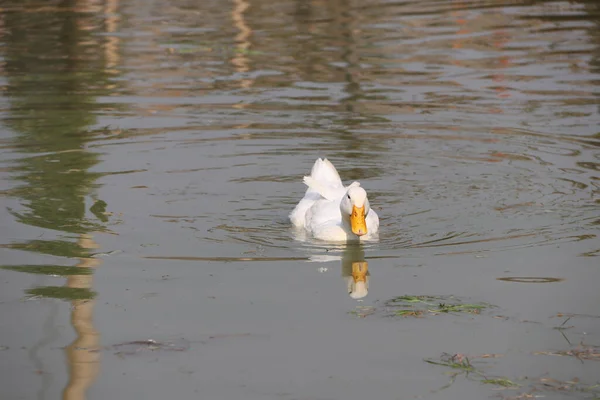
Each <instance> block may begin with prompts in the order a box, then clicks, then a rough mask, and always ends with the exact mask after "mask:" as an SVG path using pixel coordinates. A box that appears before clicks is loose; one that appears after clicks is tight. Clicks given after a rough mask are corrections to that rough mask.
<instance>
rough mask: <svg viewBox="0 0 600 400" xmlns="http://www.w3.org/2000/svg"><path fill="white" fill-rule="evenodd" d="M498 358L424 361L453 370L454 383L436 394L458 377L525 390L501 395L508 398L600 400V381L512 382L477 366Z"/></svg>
mask: <svg viewBox="0 0 600 400" xmlns="http://www.w3.org/2000/svg"><path fill="white" fill-rule="evenodd" d="M490 356H493V357H494V358H495V357H496V356H498V355H496V354H494V355H490V354H483V355H480V356H472V357H467V356H466V355H465V354H453V355H451V354H448V353H443V354H442V356H441V357H440V358H439V359H424V360H423V361H425V362H427V363H429V364H433V365H438V366H442V367H446V368H450V369H451V370H450V371H448V373H447V375H449V376H450V380H449V382H448V383H447V384H445V385H444V386H442V387H441V388H439V389H437V390H435V391H434V392H439V391H441V390H444V389H446V388H448V387H450V386H452V384H453V383H454V382H455V381H456V379H457V377H459V376H464V378H465V379H468V380H470V381H475V382H479V383H481V384H484V385H493V386H497V387H498V388H495V389H494V390H515V389H519V390H521V392H520V393H517V394H515V395H512V394H511V395H510V396H508V397H504V396H500V397H501V398H504V399H515V400H516V399H532V398H536V397H546V396H545V395H544V393H560V394H561V395H565V394H567V393H586V394H588V395H589V394H591V395H592V396H594V397H592V398H594V399H595V398H599V397H600V382H595V383H594V384H589V383H588V384H586V383H583V382H580V380H579V378H573V379H570V380H568V381H560V380H558V379H554V378H551V377H548V376H544V377H542V378H539V377H538V378H534V377H521V378H519V379H518V380H511V379H509V378H507V377H504V376H493V375H491V374H488V373H484V372H483V370H482V369H481V368H479V367H478V366H477V365H475V364H474V362H473V360H476V359H479V358H490Z"/></svg>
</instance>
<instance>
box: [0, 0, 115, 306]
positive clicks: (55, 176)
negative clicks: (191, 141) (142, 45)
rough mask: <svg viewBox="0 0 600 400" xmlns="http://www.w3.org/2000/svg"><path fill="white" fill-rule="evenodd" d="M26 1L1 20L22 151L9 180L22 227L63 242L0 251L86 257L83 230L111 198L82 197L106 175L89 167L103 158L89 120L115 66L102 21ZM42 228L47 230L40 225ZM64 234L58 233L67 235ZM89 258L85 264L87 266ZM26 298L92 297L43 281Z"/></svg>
mask: <svg viewBox="0 0 600 400" xmlns="http://www.w3.org/2000/svg"><path fill="white" fill-rule="evenodd" d="M36 7H37V6H36V5H35V4H33V3H29V2H23V3H19V4H18V5H16V4H15V5H14V7H13V10H12V12H11V13H10V18H5V19H4V20H3V21H4V26H3V30H4V32H5V34H4V35H2V37H1V38H0V41H1V42H2V57H3V60H4V65H3V72H4V75H5V77H6V82H7V84H6V88H5V91H4V95H5V97H6V98H7V99H8V100H9V108H8V112H7V114H8V115H7V116H6V118H5V121H4V122H5V125H6V126H7V127H8V128H9V129H11V130H12V131H13V132H14V139H13V143H12V148H13V151H14V152H15V153H21V154H22V157H21V158H18V159H17V160H15V161H14V162H13V165H12V166H11V168H10V170H11V172H12V175H11V179H13V180H15V181H16V182H18V184H17V185H18V186H17V187H16V188H14V189H13V190H11V192H10V194H11V195H12V196H14V197H16V198H18V199H19V206H18V207H14V208H13V209H9V212H10V213H11V214H12V215H13V216H14V218H15V219H16V220H17V221H18V222H19V223H22V224H25V225H28V226H32V227H37V228H42V229H50V230H54V231H57V232H58V233H59V235H58V236H59V237H58V238H51V239H46V238H44V240H40V239H35V240H21V241H16V242H13V243H10V244H7V245H4V247H7V248H12V249H19V250H24V251H30V252H34V253H39V254H45V255H52V256H59V257H68V258H81V259H82V260H85V259H87V257H89V255H90V249H87V248H84V247H82V245H81V243H82V242H81V239H82V237H83V236H82V235H85V234H89V233H92V232H98V231H105V230H106V228H105V224H106V223H107V222H108V218H107V217H106V215H105V211H106V207H107V204H106V203H105V202H103V201H101V200H99V201H96V203H95V204H94V206H92V208H91V209H90V210H89V212H88V210H87V207H86V198H87V197H88V196H90V194H92V193H93V191H94V189H95V188H96V187H97V186H98V185H97V184H96V183H95V182H96V180H97V179H98V178H99V177H100V176H102V175H103V174H101V173H98V172H91V171H90V169H91V168H92V167H94V166H95V165H96V164H98V162H99V161H100V158H99V157H100V155H99V154H98V153H93V152H90V151H87V150H86V146H87V143H88V142H89V141H91V140H92V139H93V138H94V136H93V134H90V126H92V125H94V124H95V123H97V113H98V112H99V111H101V110H102V109H103V108H105V107H110V108H111V109H118V108H123V107H124V106H119V105H114V104H98V103H97V100H96V98H97V97H98V96H106V95H108V94H110V93H111V91H112V90H113V89H110V88H109V85H110V84H113V87H114V86H115V84H114V83H113V82H112V81H111V77H112V74H114V73H115V72H114V70H113V71H111V72H109V68H107V65H108V62H107V58H108V57H109V55H107V53H106V46H105V44H106V43H105V41H106V38H104V37H102V36H101V35H98V33H103V32H104V31H105V30H106V25H105V21H104V20H103V19H100V18H98V16H97V14H95V13H86V12H81V8H79V9H78V8H77V3H76V2H74V1H64V2H61V3H60V5H57V6H56V7H54V8H52V9H49V10H47V11H45V12H38V10H37V9H36ZM42 232H43V231H42ZM61 234H62V235H61ZM83 264H85V263H83V262H82V265H83ZM1 268H3V269H9V270H13V271H20V272H24V273H28V274H44V275H60V276H71V275H82V276H83V275H90V274H92V273H93V268H82V267H64V266H58V265H37V266H36V265H11V266H3V267H1ZM28 293H29V294H33V295H36V296H37V295H39V296H45V297H54V298H61V299H71V300H72V299H90V298H92V297H93V292H92V291H90V290H88V289H84V288H68V287H64V288H63V287H60V288H54V287H41V288H36V289H31V290H30V291H28Z"/></svg>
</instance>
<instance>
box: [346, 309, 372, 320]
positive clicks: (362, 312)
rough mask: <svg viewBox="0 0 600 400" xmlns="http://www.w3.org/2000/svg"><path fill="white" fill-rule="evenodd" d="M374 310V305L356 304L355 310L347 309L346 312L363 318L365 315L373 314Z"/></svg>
mask: <svg viewBox="0 0 600 400" xmlns="http://www.w3.org/2000/svg"><path fill="white" fill-rule="evenodd" d="M374 312H375V307H371V306H358V307H356V309H355V310H352V311H348V314H350V315H354V316H356V317H359V318H364V317H366V316H367V315H370V314H373V313H374Z"/></svg>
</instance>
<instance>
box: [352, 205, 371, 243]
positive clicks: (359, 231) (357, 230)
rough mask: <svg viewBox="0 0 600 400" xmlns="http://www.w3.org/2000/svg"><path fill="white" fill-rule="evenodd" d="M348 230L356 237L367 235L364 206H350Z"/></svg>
mask: <svg viewBox="0 0 600 400" xmlns="http://www.w3.org/2000/svg"><path fill="white" fill-rule="evenodd" d="M350 228H351V229H352V233H354V234H355V235H356V236H362V235H366V234H367V220H366V219H365V206H362V207H356V206H352V214H351V215H350Z"/></svg>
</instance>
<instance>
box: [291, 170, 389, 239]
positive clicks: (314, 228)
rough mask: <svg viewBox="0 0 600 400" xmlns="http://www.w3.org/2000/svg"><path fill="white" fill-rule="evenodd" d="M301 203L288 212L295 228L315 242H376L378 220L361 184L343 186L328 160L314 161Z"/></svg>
mask: <svg viewBox="0 0 600 400" xmlns="http://www.w3.org/2000/svg"><path fill="white" fill-rule="evenodd" d="M304 183H305V184H306V186H308V189H307V190H306V193H305V194H304V197H303V198H302V200H300V203H298V205H297V206H296V208H294V210H293V211H292V212H291V213H290V220H291V221H292V224H294V226H296V227H299V228H304V229H305V230H306V231H307V233H309V234H311V235H312V236H313V237H314V238H315V239H320V240H326V241H334V242H348V241H359V240H360V241H362V240H372V239H377V236H378V235H377V232H378V230H379V217H378V216H377V213H376V212H375V211H374V210H371V206H370V205H369V199H368V198H367V192H366V191H365V190H364V189H363V188H362V187H360V183H358V182H353V183H352V184H350V185H349V186H347V187H344V184H343V183H342V180H341V179H340V175H339V174H338V172H337V170H336V169H335V167H334V166H333V164H332V163H331V162H330V161H329V160H327V159H323V160H322V159H320V158H319V159H317V161H316V162H315V165H313V167H312V171H311V173H310V176H305V177H304Z"/></svg>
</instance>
